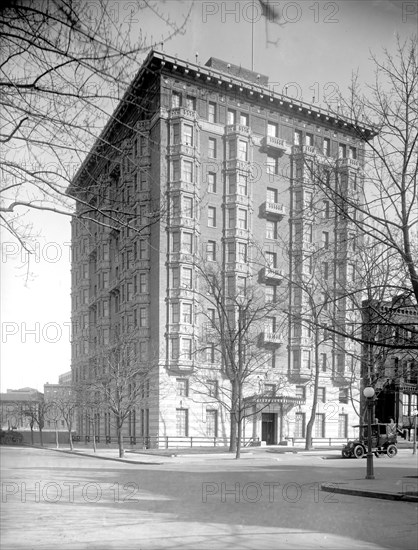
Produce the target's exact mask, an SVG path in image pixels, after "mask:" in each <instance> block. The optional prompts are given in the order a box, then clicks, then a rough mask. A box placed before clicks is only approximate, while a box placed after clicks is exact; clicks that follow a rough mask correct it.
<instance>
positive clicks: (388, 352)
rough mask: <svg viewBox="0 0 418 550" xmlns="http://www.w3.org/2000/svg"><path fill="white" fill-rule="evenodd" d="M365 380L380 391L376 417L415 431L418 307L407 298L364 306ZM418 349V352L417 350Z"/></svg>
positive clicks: (377, 395)
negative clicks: (368, 342)
mask: <svg viewBox="0 0 418 550" xmlns="http://www.w3.org/2000/svg"><path fill="white" fill-rule="evenodd" d="M363 338H364V339H365V340H367V341H371V342H376V343H377V344H378V343H383V344H392V345H395V346H397V345H399V348H385V347H379V346H376V345H368V344H366V345H364V346H363V369H362V370H363V376H362V378H363V380H364V384H372V385H373V386H374V387H375V389H376V397H377V399H376V403H375V416H376V418H377V419H378V420H379V422H390V420H391V419H393V420H394V422H395V423H396V424H398V426H399V427H400V428H402V429H403V430H406V431H407V432H409V434H410V432H411V430H412V429H413V425H414V417H413V412H414V411H417V410H418V403H417V399H418V397H417V396H418V307H417V306H416V305H414V304H413V303H412V301H411V300H410V299H405V297H404V296H402V295H401V296H395V297H394V298H393V299H392V301H385V302H379V301H376V300H373V301H365V302H364V303H363ZM414 348H415V349H414Z"/></svg>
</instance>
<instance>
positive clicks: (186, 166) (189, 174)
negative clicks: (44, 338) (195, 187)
mask: <svg viewBox="0 0 418 550" xmlns="http://www.w3.org/2000/svg"><path fill="white" fill-rule="evenodd" d="M183 178H184V181H186V182H189V183H192V181H193V163H191V162H189V161H188V160H184V161H183Z"/></svg>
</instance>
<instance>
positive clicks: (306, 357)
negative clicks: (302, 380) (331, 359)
mask: <svg viewBox="0 0 418 550" xmlns="http://www.w3.org/2000/svg"><path fill="white" fill-rule="evenodd" d="M302 368H303V369H304V370H309V369H310V368H311V350H309V349H304V350H302Z"/></svg>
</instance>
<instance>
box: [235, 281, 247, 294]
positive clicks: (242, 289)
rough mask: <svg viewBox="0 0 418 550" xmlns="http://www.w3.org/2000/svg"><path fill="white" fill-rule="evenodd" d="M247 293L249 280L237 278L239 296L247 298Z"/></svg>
mask: <svg viewBox="0 0 418 550" xmlns="http://www.w3.org/2000/svg"><path fill="white" fill-rule="evenodd" d="M246 293H247V278H246V277H237V294H238V296H245V295H246Z"/></svg>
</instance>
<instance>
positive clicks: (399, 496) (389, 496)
mask: <svg viewBox="0 0 418 550" xmlns="http://www.w3.org/2000/svg"><path fill="white" fill-rule="evenodd" d="M336 485H337V484H335V486H330V485H328V484H326V483H322V484H321V491H325V492H328V493H340V494H342V495H354V496H358V497H368V498H382V499H385V500H401V501H403V502H418V495H417V496H416V495H410V494H404V493H386V492H384V491H367V490H365V489H349V488H348V487H337V486H336Z"/></svg>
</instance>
